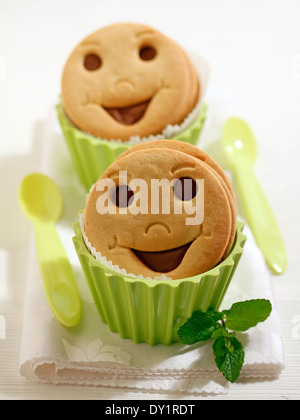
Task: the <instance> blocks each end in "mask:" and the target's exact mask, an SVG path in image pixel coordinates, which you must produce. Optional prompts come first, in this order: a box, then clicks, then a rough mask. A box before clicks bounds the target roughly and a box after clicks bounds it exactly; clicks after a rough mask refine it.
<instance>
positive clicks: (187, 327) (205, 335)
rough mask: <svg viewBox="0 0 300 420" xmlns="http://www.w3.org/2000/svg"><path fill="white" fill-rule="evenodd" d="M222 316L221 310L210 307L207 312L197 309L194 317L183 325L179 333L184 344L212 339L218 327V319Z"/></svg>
mask: <svg viewBox="0 0 300 420" xmlns="http://www.w3.org/2000/svg"><path fill="white" fill-rule="evenodd" d="M221 318H222V314H221V313H220V312H217V311H215V310H214V309H209V310H208V311H207V312H206V313H204V312H201V311H196V312H194V313H193V315H192V317H191V318H190V319H189V320H188V321H187V322H186V323H185V324H184V325H182V326H181V327H180V328H179V330H178V332H177V334H178V337H179V339H180V341H182V342H183V343H184V344H195V343H198V342H199V341H207V340H210V339H211V336H212V333H213V332H214V330H215V329H216V328H217V327H218V325H219V324H218V321H220V319H221Z"/></svg>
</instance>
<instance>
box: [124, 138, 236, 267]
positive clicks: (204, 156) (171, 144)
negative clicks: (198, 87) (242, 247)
mask: <svg viewBox="0 0 300 420" xmlns="http://www.w3.org/2000/svg"><path fill="white" fill-rule="evenodd" d="M157 148H160V149H162V148H163V149H170V150H178V151H180V152H183V153H185V154H187V155H189V156H193V157H195V158H196V159H200V160H201V161H202V162H203V163H204V164H205V165H208V166H209V167H210V168H211V170H213V171H214V172H215V175H216V176H217V177H218V178H219V181H220V182H221V184H222V186H223V188H224V189H225V191H226V193H227V197H228V200H229V204H230V209H231V219H232V220H231V222H232V223H231V235H230V239H229V242H228V245H227V248H226V249H225V252H224V255H223V258H222V259H225V258H226V257H227V256H228V254H229V252H230V250H231V248H232V246H233V243H234V239H235V236H236V221H237V201H236V197H235V193H234V190H233V187H232V185H231V183H230V181H229V179H228V177H227V175H226V173H225V172H224V170H223V169H222V167H221V166H220V165H219V164H218V163H217V162H216V161H215V160H214V159H213V158H212V157H211V156H210V155H209V154H208V153H205V152H204V151H203V150H201V149H199V148H198V147H196V146H194V145H192V144H189V143H185V142H180V141H177V140H165V139H163V140H154V141H149V142H144V143H140V144H138V145H136V146H134V147H132V148H130V149H128V150H127V151H126V152H124V153H123V154H122V155H121V156H120V157H119V158H117V160H118V159H121V158H122V157H124V156H127V155H129V154H130V153H134V152H137V151H140V150H146V149H157Z"/></svg>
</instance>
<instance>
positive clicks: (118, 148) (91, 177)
mask: <svg viewBox="0 0 300 420" xmlns="http://www.w3.org/2000/svg"><path fill="white" fill-rule="evenodd" d="M56 111H57V117H58V120H59V123H60V126H61V129H62V132H63V135H64V138H65V140H66V143H67V146H68V148H69V151H70V154H71V158H72V161H73V164H74V167H75V170H76V172H77V173H78V176H79V179H80V181H81V183H82V184H83V185H84V187H85V188H86V190H87V191H89V190H90V189H91V187H92V186H93V185H94V184H95V182H96V181H97V180H98V179H99V178H100V176H101V175H102V174H103V172H105V170H106V169H107V168H108V167H109V166H110V165H111V164H112V163H113V161H114V160H115V159H116V158H117V157H118V156H120V155H121V154H122V153H123V152H125V151H126V150H128V149H129V148H130V147H132V145H130V144H126V143H117V142H113V141H108V140H102V139H100V138H97V137H94V136H91V135H89V134H86V133H84V132H83V131H81V130H79V129H78V128H76V127H75V126H74V125H73V124H72V123H71V122H70V120H69V119H68V118H67V116H66V114H65V112H64V110H63V108H62V105H61V104H59V105H57V106H56ZM206 111H207V105H206V104H202V106H201V108H200V111H199V113H198V115H197V117H196V119H195V120H194V121H193V123H192V124H191V125H190V126H189V127H187V128H186V129H185V130H183V131H182V132H180V133H178V134H177V135H176V136H174V137H172V139H176V140H180V141H184V142H188V143H191V144H194V145H195V144H196V143H197V141H198V139H199V136H200V133H201V130H202V127H203V125H204V121H205V119H206Z"/></svg>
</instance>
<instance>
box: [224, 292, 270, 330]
mask: <svg viewBox="0 0 300 420" xmlns="http://www.w3.org/2000/svg"><path fill="white" fill-rule="evenodd" d="M271 312H272V305H271V303H270V301H269V300H265V299H254V300H247V301H245V302H238V303H235V304H233V305H232V307H231V309H229V310H228V311H223V312H222V314H223V317H224V321H225V326H226V328H227V329H229V330H233V331H247V330H248V329H249V328H253V327H255V326H256V325H257V324H258V323H259V322H264V321H265V320H266V319H267V318H268V317H269V316H270V314H271Z"/></svg>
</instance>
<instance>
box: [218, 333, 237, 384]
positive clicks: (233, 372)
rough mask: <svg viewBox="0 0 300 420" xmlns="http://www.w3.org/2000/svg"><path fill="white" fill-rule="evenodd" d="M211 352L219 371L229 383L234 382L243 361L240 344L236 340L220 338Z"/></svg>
mask: <svg viewBox="0 0 300 420" xmlns="http://www.w3.org/2000/svg"><path fill="white" fill-rule="evenodd" d="M213 351H214V355H215V358H216V364H217V366H218V369H219V371H220V372H221V373H222V374H223V376H224V377H225V378H226V379H227V380H228V381H229V382H232V383H233V382H235V381H236V380H237V379H238V377H239V376H240V373H241V369H242V367H243V364H244V360H245V351H244V349H243V346H242V344H241V343H240V342H239V341H238V340H237V339H236V338H229V337H220V338H218V339H217V340H216V341H215V342H214V344H213Z"/></svg>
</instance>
